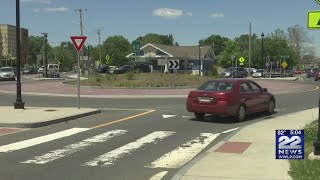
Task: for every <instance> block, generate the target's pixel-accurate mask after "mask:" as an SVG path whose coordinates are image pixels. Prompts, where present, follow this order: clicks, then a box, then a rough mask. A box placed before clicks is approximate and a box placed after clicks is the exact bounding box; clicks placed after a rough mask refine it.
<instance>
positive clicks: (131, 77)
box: [126, 71, 135, 80]
mask: <svg viewBox="0 0 320 180" xmlns="http://www.w3.org/2000/svg"><path fill="white" fill-rule="evenodd" d="M126 76H127V80H134V76H135V74H134V72H132V71H129V72H127V74H126Z"/></svg>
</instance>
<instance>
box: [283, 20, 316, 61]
mask: <svg viewBox="0 0 320 180" xmlns="http://www.w3.org/2000/svg"><path fill="white" fill-rule="evenodd" d="M288 40H289V44H290V46H291V47H293V48H294V50H295V51H296V52H297V53H298V55H299V60H300V59H301V57H302V56H303V55H305V54H307V52H308V49H309V48H308V46H307V45H308V44H311V39H310V38H309V37H308V34H307V32H306V31H305V30H304V28H303V27H302V26H300V25H294V26H292V27H289V28H288Z"/></svg>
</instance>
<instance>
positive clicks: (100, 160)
mask: <svg viewBox="0 0 320 180" xmlns="http://www.w3.org/2000/svg"><path fill="white" fill-rule="evenodd" d="M172 134H174V132H170V131H156V132H153V133H151V134H149V135H147V136H144V137H142V138H140V139H138V140H136V141H134V142H131V143H129V144H126V145H124V146H121V147H119V148H117V149H114V150H112V151H110V152H108V153H106V154H103V155H101V156H99V157H97V158H95V159H93V160H92V161H89V162H86V163H85V164H83V166H98V165H100V164H101V165H102V166H110V165H113V164H114V163H115V162H116V161H117V160H118V159H120V158H123V157H124V156H127V155H130V154H131V153H132V152H133V151H135V150H137V149H139V148H141V147H143V146H145V145H147V144H156V143H157V142H158V141H161V140H163V139H164V138H166V137H168V136H171V135H172Z"/></svg>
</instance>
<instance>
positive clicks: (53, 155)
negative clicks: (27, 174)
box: [21, 130, 127, 164]
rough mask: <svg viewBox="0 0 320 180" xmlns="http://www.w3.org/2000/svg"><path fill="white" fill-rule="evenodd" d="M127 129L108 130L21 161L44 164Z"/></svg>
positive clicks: (121, 133)
mask: <svg viewBox="0 0 320 180" xmlns="http://www.w3.org/2000/svg"><path fill="white" fill-rule="evenodd" d="M126 132H127V131H126V130H113V131H109V132H106V133H103V134H99V135H97V136H94V137H91V138H88V139H85V140H83V141H80V142H78V143H74V144H70V145H68V146H65V147H64V148H62V149H57V150H54V151H51V152H49V153H47V154H43V155H41V156H36V157H34V158H33V159H31V160H27V161H24V162H21V163H33V164H45V163H48V162H51V161H54V160H57V159H59V158H62V157H64V156H67V155H70V154H72V153H75V152H78V151H81V150H83V149H85V148H87V147H89V146H91V145H94V144H96V143H101V142H105V141H107V140H109V139H111V138H113V137H116V136H119V135H123V134H125V133H126Z"/></svg>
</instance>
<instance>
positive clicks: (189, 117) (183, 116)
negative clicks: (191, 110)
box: [182, 116, 192, 118]
mask: <svg viewBox="0 0 320 180" xmlns="http://www.w3.org/2000/svg"><path fill="white" fill-rule="evenodd" d="M182 118H192V116H182Z"/></svg>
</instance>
